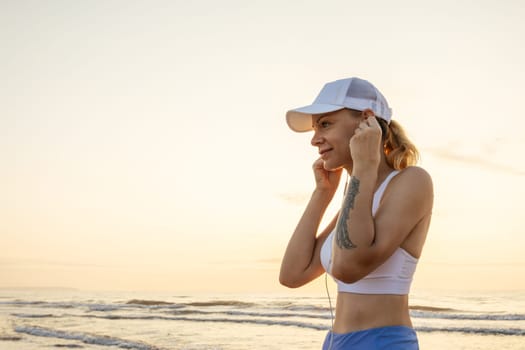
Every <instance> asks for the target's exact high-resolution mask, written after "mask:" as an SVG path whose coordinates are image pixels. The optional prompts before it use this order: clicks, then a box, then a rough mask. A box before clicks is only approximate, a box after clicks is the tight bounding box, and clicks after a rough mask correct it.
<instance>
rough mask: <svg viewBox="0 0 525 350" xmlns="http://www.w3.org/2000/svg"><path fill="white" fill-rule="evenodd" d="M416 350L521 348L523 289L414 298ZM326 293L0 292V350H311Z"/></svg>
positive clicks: (320, 328)
mask: <svg viewBox="0 0 525 350" xmlns="http://www.w3.org/2000/svg"><path fill="white" fill-rule="evenodd" d="M410 305H411V315H412V321H413V323H414V327H415V329H416V331H417V333H418V338H419V342H420V348H421V349H424V350H437V349H444V348H446V349H449V350H452V349H478V350H489V349H491V350H493V349H498V350H499V349H525V291H523V292H494V293H487V292H484V293H477V292H472V291H466V292H461V293H460V292H443V291H439V292H438V291H432V292H418V291H413V292H412V294H411V301H410ZM330 317H331V316H330V309H329V303H328V299H327V297H326V295H323V293H322V292H321V293H320V295H319V296H311V295H310V296H304V295H303V296H301V295H298V294H294V293H290V294H282V295H277V294H260V295H253V294H220V295H219V294H215V295H213V294H208V295H205V294H177V293H149V292H126V293H124V292H87V291H78V290H42V289H40V290H28V289H25V290H7V289H3V290H0V350H33V349H58V348H64V349H86V350H91V349H97V350H104V349H106V350H111V349H131V350H160V349H162V350H165V349H173V350H179V349H180V350H183V349H184V350H247V349H288V350H294V349H297V350H298V349H301V350H305V349H306V350H309V349H312V350H314V349H317V350H318V349H320V348H321V344H322V342H323V339H324V337H325V335H326V332H327V330H328V329H329V327H330V324H331V321H330Z"/></svg>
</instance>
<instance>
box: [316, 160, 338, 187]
mask: <svg viewBox="0 0 525 350" xmlns="http://www.w3.org/2000/svg"><path fill="white" fill-rule="evenodd" d="M312 168H313V170H314V176H315V183H316V189H317V190H320V191H327V192H328V193H331V194H333V193H335V191H336V190H337V186H339V180H340V179H341V174H342V172H343V169H342V168H341V169H336V170H326V169H325V168H324V160H323V159H322V158H319V159H317V160H316V161H315V162H314V164H313V166H312Z"/></svg>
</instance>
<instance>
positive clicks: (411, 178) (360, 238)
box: [332, 167, 433, 283]
mask: <svg viewBox="0 0 525 350" xmlns="http://www.w3.org/2000/svg"><path fill="white" fill-rule="evenodd" d="M367 175H369V177H370V176H371V175H370V174H366V173H364V172H363V173H359V172H357V173H353V179H355V180H354V184H352V182H351V184H350V188H349V190H348V192H347V196H346V198H345V204H346V206H345V205H344V206H343V209H342V210H345V211H346V215H345V217H343V220H344V221H345V222H344V228H343V229H339V230H337V232H336V239H335V240H334V242H335V243H334V249H333V264H332V274H333V275H334V277H335V278H337V279H339V280H341V281H343V282H346V283H354V282H356V281H358V280H360V279H361V278H363V277H365V276H366V275H368V274H369V273H370V272H372V271H373V270H375V269H376V268H377V267H378V266H379V265H381V264H382V263H383V262H384V261H385V260H387V259H388V258H389V257H390V256H391V255H392V254H393V253H394V251H395V250H396V249H397V248H398V247H400V246H401V244H402V243H403V241H404V240H405V239H406V238H407V237H408V236H409V234H410V233H411V232H412V231H413V230H414V228H415V227H416V226H417V225H418V223H419V222H421V221H422V220H425V219H428V216H429V215H431V211H432V203H433V185H432V180H431V178H430V176H429V174H428V173H427V172H426V171H425V170H423V169H421V168H419V167H409V168H406V169H404V170H403V171H402V172H401V173H400V174H398V175H397V176H395V177H394V178H393V179H392V181H391V183H390V184H389V186H388V189H387V191H386V192H385V195H384V196H383V198H382V201H381V205H380V206H379V209H378V211H377V213H376V215H375V217H372V197H373V188H374V187H375V186H373V185H371V184H370V183H369V182H371V181H367ZM360 177H361V178H363V179H365V180H360V179H359V178H360ZM363 182H364V186H361V185H362V184H363ZM356 183H357V189H356V188H355V187H356ZM352 186H354V190H353V192H354V194H353V195H352V192H351V191H352ZM352 196H353V198H352ZM347 203H353V205H352V206H349V205H348V204H347Z"/></svg>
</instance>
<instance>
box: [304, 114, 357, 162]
mask: <svg viewBox="0 0 525 350" xmlns="http://www.w3.org/2000/svg"><path fill="white" fill-rule="evenodd" d="M362 119H364V116H362V113H361V112H357V111H351V110H349V109H342V110H339V111H336V112H331V113H326V114H319V115H314V116H312V126H313V129H314V135H313V137H312V140H311V143H312V146H314V147H317V148H318V150H319V155H320V156H321V158H322V159H323V160H324V168H325V169H326V170H335V169H339V168H341V167H344V168H346V169H351V168H352V157H351V156H350V147H349V143H350V138H351V137H352V136H353V135H354V131H355V129H356V128H357V127H358V125H359V123H360V121H361V120H362Z"/></svg>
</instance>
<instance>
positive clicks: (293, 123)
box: [286, 104, 345, 132]
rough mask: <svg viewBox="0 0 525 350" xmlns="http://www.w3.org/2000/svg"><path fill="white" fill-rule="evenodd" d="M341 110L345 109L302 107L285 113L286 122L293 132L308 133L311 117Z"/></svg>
mask: <svg viewBox="0 0 525 350" xmlns="http://www.w3.org/2000/svg"><path fill="white" fill-rule="evenodd" d="M343 108H345V107H343V106H337V105H328V104H313V105H309V106H304V107H301V108H296V109H292V110H290V111H288V112H286V122H287V123H288V126H289V127H290V129H292V130H293V131H296V132H305V131H310V130H312V115H315V114H323V113H330V112H335V111H338V110H340V109H343Z"/></svg>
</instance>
